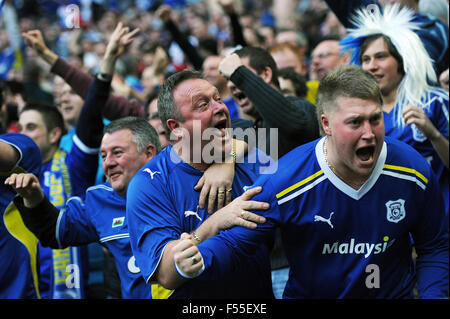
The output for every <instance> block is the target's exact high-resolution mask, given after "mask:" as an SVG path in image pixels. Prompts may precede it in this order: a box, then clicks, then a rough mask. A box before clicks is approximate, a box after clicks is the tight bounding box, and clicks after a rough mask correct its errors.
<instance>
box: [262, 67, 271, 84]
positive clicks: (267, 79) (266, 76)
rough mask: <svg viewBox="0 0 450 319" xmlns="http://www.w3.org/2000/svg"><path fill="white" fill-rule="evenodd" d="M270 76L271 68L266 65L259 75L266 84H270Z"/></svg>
mask: <svg viewBox="0 0 450 319" xmlns="http://www.w3.org/2000/svg"><path fill="white" fill-rule="evenodd" d="M272 76H273V72H272V69H271V68H270V67H268V66H266V68H265V69H264V71H263V72H262V73H261V77H262V79H263V80H264V82H266V83H267V84H270V82H272Z"/></svg>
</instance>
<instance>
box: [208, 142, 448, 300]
mask: <svg viewBox="0 0 450 319" xmlns="http://www.w3.org/2000/svg"><path fill="white" fill-rule="evenodd" d="M324 140H325V138H321V139H319V140H316V141H314V142H311V143H308V144H305V145H303V146H300V147H298V148H296V149H294V150H293V151H291V152H290V153H288V154H287V155H285V156H284V157H282V158H281V159H280V160H279V164H278V171H277V173H275V174H274V175H271V176H263V177H261V179H259V180H258V181H257V182H256V183H255V185H261V186H262V187H263V191H262V193H260V194H258V195H256V196H255V197H254V200H259V201H266V202H269V203H270V204H271V208H270V209H269V210H268V211H263V212H260V214H261V215H263V216H265V217H266V218H267V219H268V220H267V222H266V223H264V224H260V225H258V227H257V229H255V230H250V229H244V228H237V227H236V228H233V229H230V230H226V231H224V232H222V233H221V234H220V235H218V236H215V237H212V238H210V239H208V240H206V241H205V242H203V243H201V244H200V245H199V250H200V252H201V254H202V256H203V259H204V262H205V271H204V272H203V274H201V275H200V277H204V278H205V279H211V280H212V279H213V278H216V277H218V276H219V274H218V273H217V269H222V268H225V267H230V266H231V265H232V260H233V259H234V258H235V255H236V254H250V253H251V252H252V251H254V249H255V247H257V245H258V244H259V242H260V241H261V240H264V237H265V235H266V232H268V231H269V230H270V229H271V228H273V227H274V226H275V225H279V226H280V227H281V236H282V240H283V245H284V248H285V252H286V256H287V258H288V260H289V263H290V267H291V268H290V276H289V280H288V282H287V285H286V288H285V291H284V295H283V298H407V297H412V292H413V287H414V284H415V283H416V275H417V279H418V291H419V296H421V297H430V298H442V297H444V298H445V297H448V218H447V217H446V216H445V213H444V207H443V201H442V198H441V194H440V193H439V186H438V183H437V179H436V177H435V175H434V174H433V172H432V170H431V167H430V166H429V165H428V163H427V162H426V160H425V159H424V158H423V157H422V156H421V155H420V154H419V153H417V152H416V151H415V150H414V149H412V148H411V147H410V146H409V145H406V144H405V143H403V142H401V141H397V140H395V139H391V138H388V137H386V139H385V142H384V145H383V148H382V152H381V154H380V158H379V159H378V162H377V164H376V167H375V168H374V171H373V172H372V174H371V176H370V177H369V179H368V180H367V181H366V182H365V184H364V185H363V186H362V187H361V188H360V189H359V190H355V189H353V188H351V187H349V186H348V185H347V184H345V183H344V182H343V181H342V180H340V179H339V178H338V177H337V176H336V175H335V174H334V173H333V172H332V171H331V169H330V168H329V167H328V165H327V164H326V161H325V157H324V154H323V143H324ZM411 235H412V237H413V239H414V243H415V248H416V251H417V254H418V256H419V257H418V258H417V269H415V267H414V264H413V261H412V257H411V251H412V247H411V237H410V236H411ZM231 247H233V248H231Z"/></svg>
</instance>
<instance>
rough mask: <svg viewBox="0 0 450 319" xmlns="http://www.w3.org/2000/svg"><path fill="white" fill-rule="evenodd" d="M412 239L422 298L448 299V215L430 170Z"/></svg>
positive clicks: (419, 290)
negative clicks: (423, 202) (421, 207)
mask: <svg viewBox="0 0 450 319" xmlns="http://www.w3.org/2000/svg"><path fill="white" fill-rule="evenodd" d="M412 237H413V239H414V243H415V247H416V252H417V255H418V257H417V260H416V264H417V280H418V292H419V298H433V299H435V298H448V296H449V293H448V285H449V276H448V273H449V264H448V260H449V236H448V216H445V210H444V203H443V200H442V198H441V196H440V189H439V185H438V182H437V179H436V177H435V175H434V174H433V173H432V172H431V169H430V178H429V182H428V185H427V189H426V192H425V204H424V206H423V209H422V215H421V216H420V220H419V221H418V223H417V226H416V227H415V228H414V229H413V231H412Z"/></svg>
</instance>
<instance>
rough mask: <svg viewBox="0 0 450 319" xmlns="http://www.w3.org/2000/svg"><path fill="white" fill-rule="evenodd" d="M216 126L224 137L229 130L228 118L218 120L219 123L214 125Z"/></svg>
mask: <svg viewBox="0 0 450 319" xmlns="http://www.w3.org/2000/svg"><path fill="white" fill-rule="evenodd" d="M214 128H216V129H218V130H219V132H220V133H221V136H222V137H224V136H225V135H226V132H227V120H226V119H224V120H221V121H219V122H217V124H216V125H214Z"/></svg>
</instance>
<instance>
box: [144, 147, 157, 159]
mask: <svg viewBox="0 0 450 319" xmlns="http://www.w3.org/2000/svg"><path fill="white" fill-rule="evenodd" d="M156 154H158V152H157V151H156V147H155V145H153V144H148V145H147V147H146V149H145V156H146V157H147V160H151V159H152V158H153V157H155V156H156Z"/></svg>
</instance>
